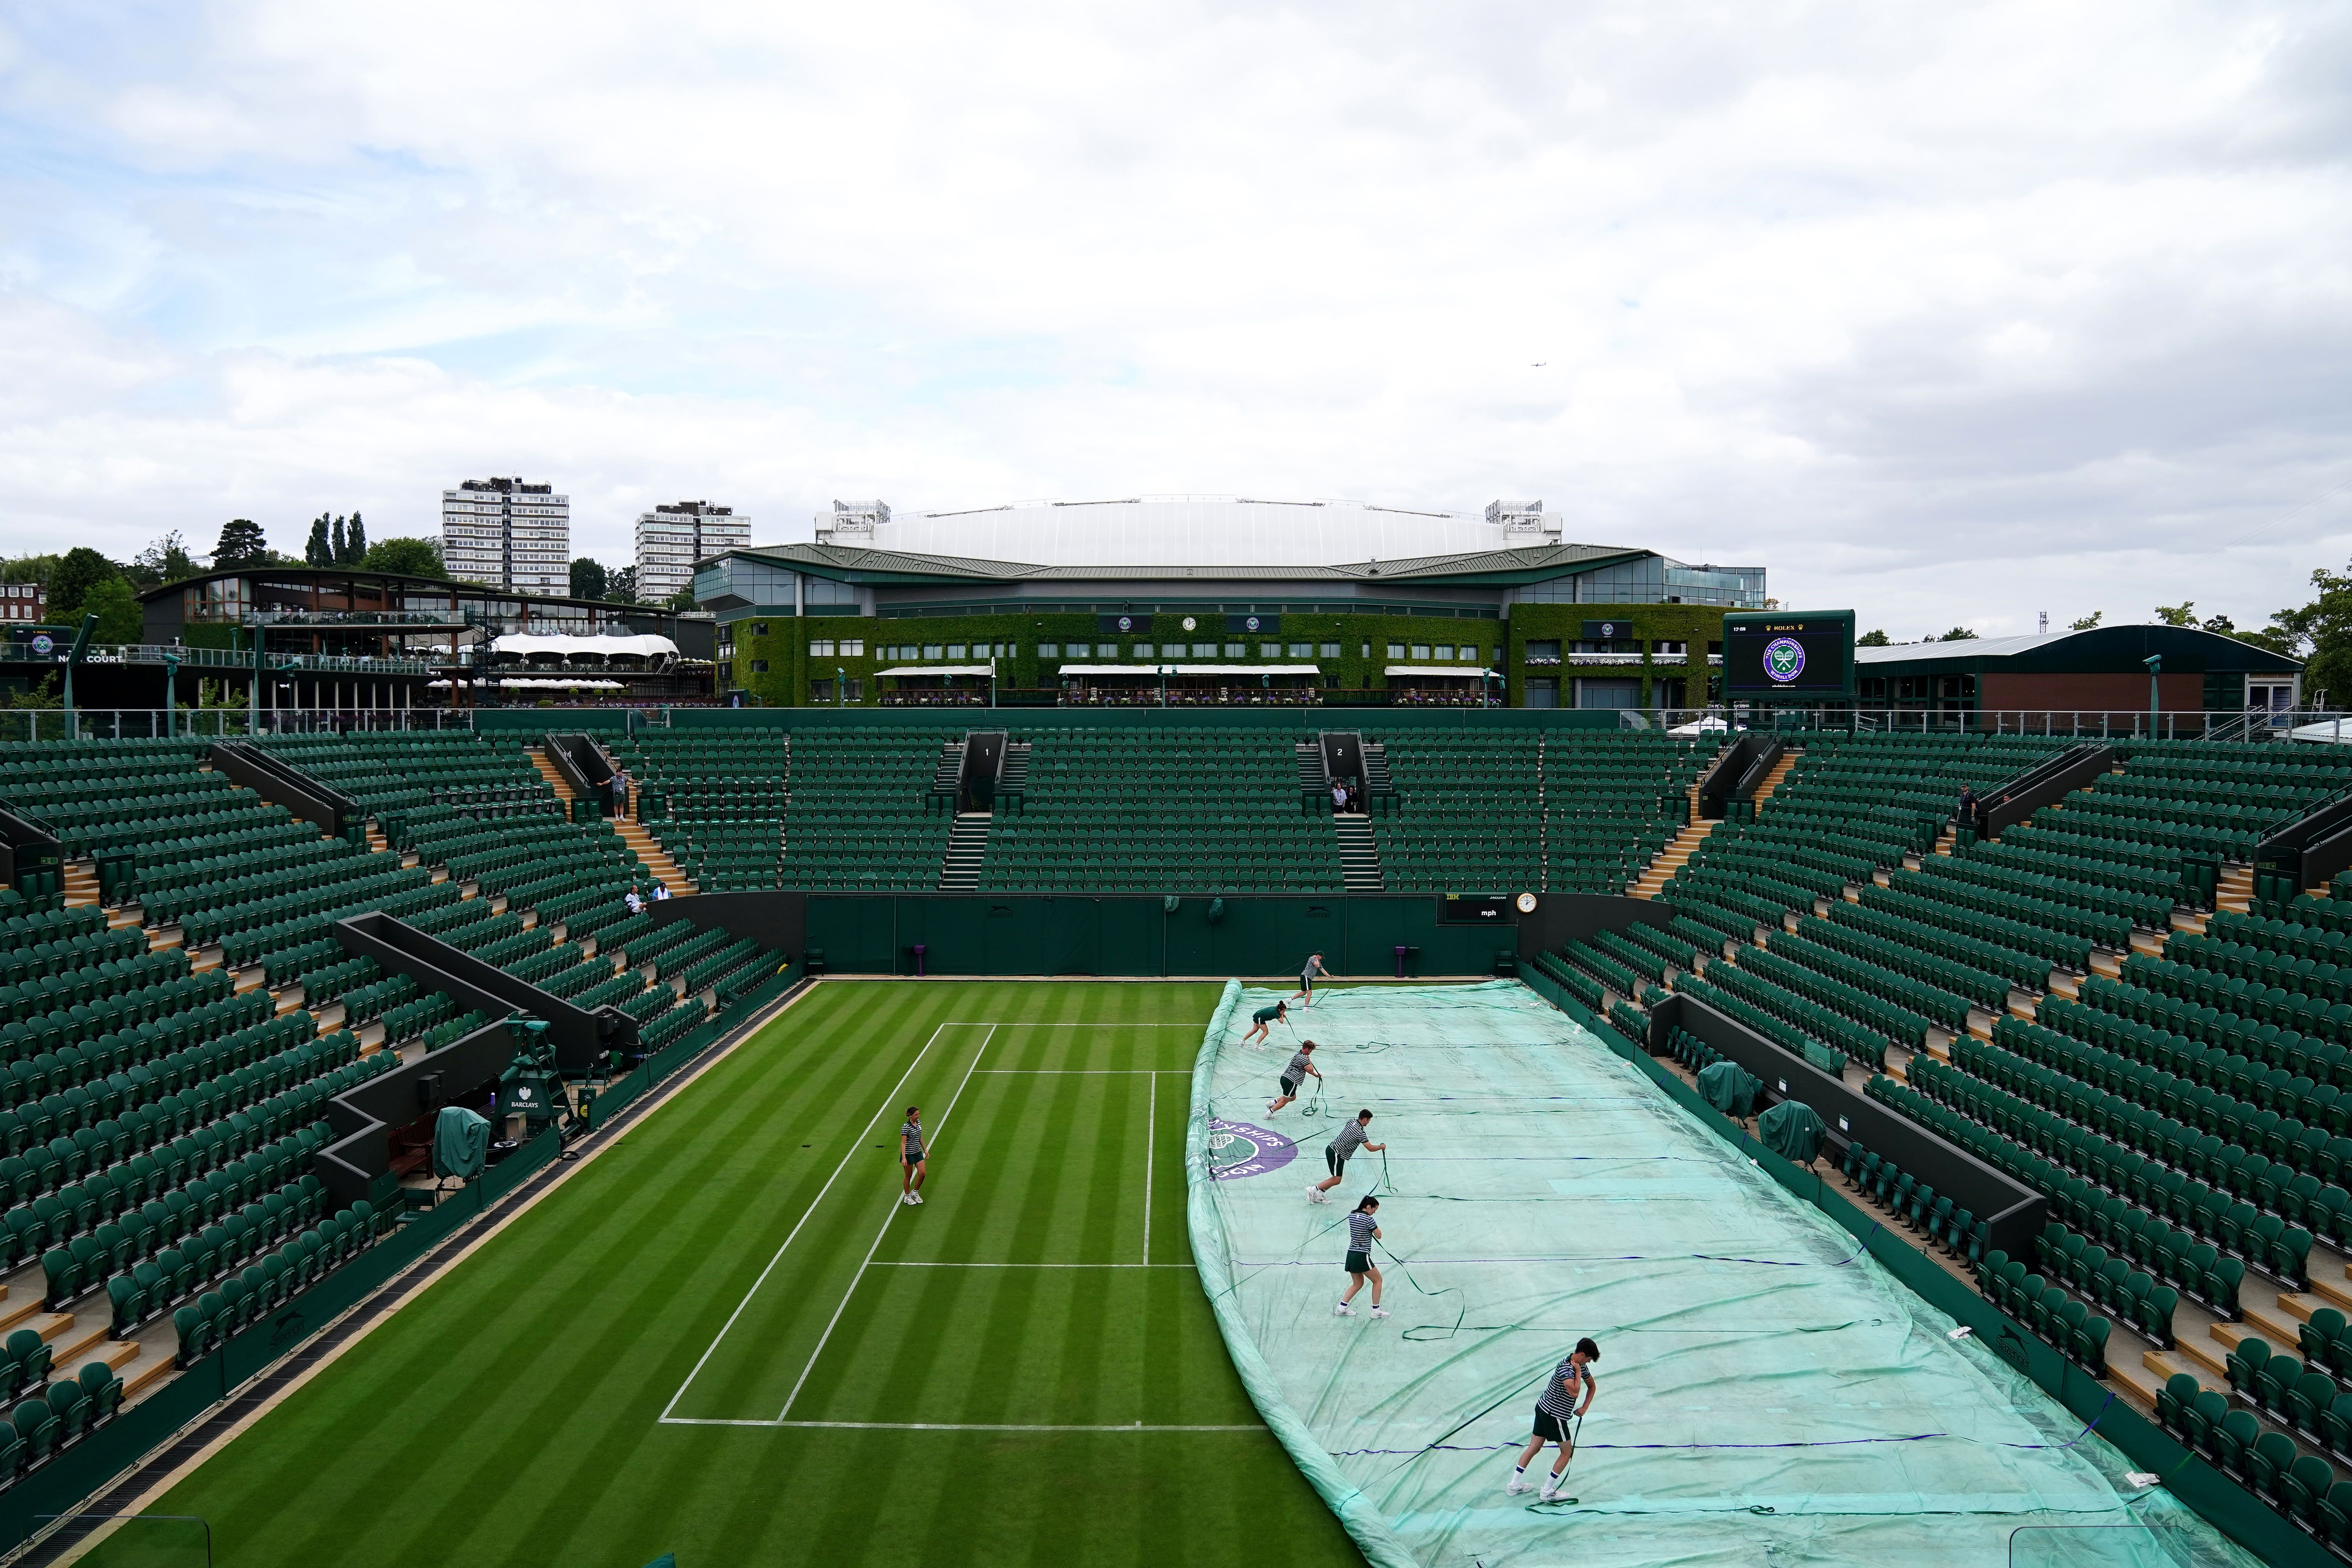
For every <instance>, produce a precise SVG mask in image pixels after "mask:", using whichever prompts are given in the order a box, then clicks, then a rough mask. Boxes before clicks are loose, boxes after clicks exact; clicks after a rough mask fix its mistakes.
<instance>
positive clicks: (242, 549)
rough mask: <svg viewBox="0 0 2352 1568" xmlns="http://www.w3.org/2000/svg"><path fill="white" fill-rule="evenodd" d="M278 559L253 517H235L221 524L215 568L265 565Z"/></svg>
mask: <svg viewBox="0 0 2352 1568" xmlns="http://www.w3.org/2000/svg"><path fill="white" fill-rule="evenodd" d="M276 559H277V555H276V553H275V552H272V551H271V550H270V548H269V539H268V535H266V534H264V533H263V532H262V531H261V525H260V524H259V523H257V522H256V521H253V520H252V519H251V518H249V517H235V518H231V519H229V521H226V522H225V523H223V524H221V531H220V542H218V543H216V544H215V545H214V546H213V570H215V571H216V572H221V571H227V570H229V569H231V568H233V567H237V566H264V565H268V564H269V563H271V562H273V561H275V560H276Z"/></svg>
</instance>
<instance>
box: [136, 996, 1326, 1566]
mask: <svg viewBox="0 0 2352 1568" xmlns="http://www.w3.org/2000/svg"><path fill="white" fill-rule="evenodd" d="M1217 994H1218V988H1217V987H1216V986H1214V985H1211V984H1084V983H1071V984H1003V983H997V984H989V983H982V984H951V983H940V982H933V983H928V984H908V983H888V982H830V983H827V984H823V985H820V986H818V987H817V988H816V990H815V991H814V994H811V995H809V996H807V997H806V998H804V999H803V1001H801V1002H800V1003H799V1004H798V1005H795V1006H794V1007H793V1008H792V1009H791V1010H789V1011H787V1012H786V1013H784V1014H783V1015H782V1016H781V1017H780V1018H778V1019H777V1020H775V1021H774V1022H772V1024H770V1025H769V1026H767V1027H766V1028H765V1029H764V1030H762V1031H761V1034H760V1035H759V1036H758V1037H756V1038H754V1039H752V1040H750V1041H747V1042H746V1043H745V1044H743V1045H742V1046H740V1047H738V1048H737V1049H736V1050H735V1052H734V1053H733V1054H732V1055H730V1057H729V1058H726V1059H725V1060H724V1061H722V1062H720V1063H719V1065H718V1066H716V1067H715V1068H712V1069H711V1070H710V1071H709V1072H707V1073H706V1074H704V1076H703V1077H702V1078H701V1079H698V1080H697V1081H696V1082H694V1083H693V1084H691V1085H689V1086H688V1087H687V1088H686V1089H684V1090H683V1091H682V1092H681V1093H680V1094H679V1095H678V1096H677V1098H676V1099H675V1100H672V1101H671V1102H670V1103H668V1104H667V1105H666V1106H664V1107H662V1108H661V1109H660V1110H658V1111H657V1112H656V1113H655V1114H654V1115H652V1116H650V1117H648V1118H647V1119H646V1120H645V1121H643V1122H642V1123H641V1124H639V1125H637V1126H636V1127H635V1128H633V1129H632V1130H630V1131H628V1132H627V1133H626V1134H625V1137H624V1138H623V1139H622V1140H621V1141H620V1142H618V1143H617V1144H615V1145H614V1147H612V1148H611V1149H609V1150H607V1151H606V1152H604V1153H603V1154H602V1155H600V1156H599V1157H598V1158H596V1159H595V1160H594V1161H593V1162H592V1163H589V1164H588V1165H587V1166H585V1167H584V1168H583V1169H582V1170H580V1171H579V1172H577V1173H575V1174H574V1175H572V1178H571V1179H570V1180H569V1181H568V1182H566V1183H565V1184H563V1185H562V1187H561V1188H559V1189H558V1190H556V1191H555V1192H554V1193H553V1194H551V1195H550V1196H549V1197H547V1198H546V1199H545V1200H544V1201H542V1202H541V1203H540V1204H539V1205H537V1206H536V1207H535V1208H533V1209H531V1210H530V1212H529V1213H527V1214H525V1215H522V1216H520V1218H519V1219H518V1220H517V1221H515V1223H514V1224H512V1225H511V1226H509V1228H508V1229H507V1230H506V1231H505V1232H504V1233H502V1234H501V1235H500V1236H499V1237H497V1238H496V1239H495V1240H494V1241H492V1242H491V1243H490V1244H489V1245H488V1246H487V1247H483V1248H482V1249H481V1250H479V1251H478V1252H477V1253H476V1254H474V1256H472V1257H471V1258H468V1259H467V1260H466V1261H465V1262H464V1263H463V1264H461V1265H460V1266H459V1267H457V1268H456V1269H454V1270H452V1271H451V1273H450V1274H449V1275H448V1276H447V1277H446V1278H444V1279H441V1280H440V1281H438V1282H437V1283H436V1284H435V1285H434V1286H433V1287H432V1289H429V1290H428V1291H426V1292H425V1293H423V1294H422V1295H421V1296H420V1297H419V1298H418V1299H416V1300H414V1301H412V1302H410V1303H409V1304H407V1305H406V1306H404V1308H402V1309H401V1310H399V1311H398V1312H397V1313H396V1314H394V1316H393V1317H392V1318H391V1319H390V1320H389V1321H386V1322H385V1323H383V1325H382V1326H380V1327H378V1328H377V1329H376V1330H375V1331H374V1332H373V1333H372V1334H371V1335H369V1336H368V1337H367V1338H366V1339H365V1340H364V1341H362V1342H360V1343H359V1344H357V1345H355V1346H354V1347H353V1348H352V1349H351V1350H350V1351H349V1352H346V1353H345V1354H344V1355H343V1356H342V1357H341V1359H340V1360H339V1361H337V1362H335V1363H333V1364H332V1365H331V1366H329V1367H328V1368H326V1369H325V1370H324V1371H322V1372H321V1373H319V1374H318V1375H317V1376H315V1377H314V1378H312V1379H311V1380H310V1382H309V1383H308V1384H305V1385H304V1386H302V1387H301V1388H300V1389H299V1390H297V1391H296V1392H295V1393H294V1394H292V1395H290V1396H289V1398H288V1399H287V1400H286V1401H285V1402H284V1403H283V1404H282V1405H279V1406H278V1408H277V1409H275V1410H273V1411H271V1412H270V1413H269V1414H268V1415H265V1416H264V1417H263V1418H262V1419H261V1420H260V1421H258V1422H257V1424H256V1425H255V1426H253V1427H252V1428H251V1429H250V1430H248V1431H247V1432H246V1433H244V1434H243V1435H242V1436H239V1437H237V1438H236V1440H235V1441H234V1442H232V1443H231V1444H230V1445H229V1446H228V1447H226V1448H225V1449H224V1450H222V1451H221V1452H220V1453H219V1454H217V1455H216V1456H215V1457H214V1458H212V1459H211V1460H210V1461H209V1462H207V1463H206V1464H205V1465H204V1466H203V1467H202V1468H200V1469H198V1470H197V1471H196V1472H195V1473H194V1474H193V1475H192V1476H190V1477H189V1478H188V1479H185V1480H184V1482H183V1483H182V1484H181V1485H179V1486H178V1487H176V1488H174V1489H173V1490H172V1491H171V1492H170V1493H169V1494H168V1495H166V1496H165V1497H163V1499H161V1500H156V1501H154V1502H152V1503H151V1504H150V1505H149V1510H150V1511H154V1512H163V1513H175V1514H197V1515H202V1516H204V1517H205V1519H207V1520H209V1521H211V1524H212V1529H213V1539H214V1542H215V1561H216V1562H219V1563H224V1564H230V1565H233V1568H275V1565H281V1564H282V1565H285V1568H294V1565H297V1564H300V1565H305V1568H307V1565H309V1564H315V1563H337V1564H342V1565H349V1568H365V1565H372V1564H379V1563H381V1564H394V1563H397V1564H409V1563H420V1562H430V1563H437V1564H452V1565H456V1564H490V1563H524V1562H529V1563H564V1564H566V1565H567V1568H575V1565H576V1568H591V1565H609V1568H640V1565H642V1564H643V1563H646V1562H647V1561H648V1560H650V1559H651V1558H653V1557H655V1556H656V1555H657V1554H659V1553H661V1552H677V1554H678V1561H679V1563H680V1564H681V1568H711V1565H718V1564H729V1565H732V1564H740V1563H774V1562H825V1563H1033V1562H1039V1561H1045V1560H1049V1559H1050V1560H1058V1561H1063V1562H1069V1563H1141V1562H1143V1561H1145V1560H1146V1559H1147V1558H1148V1559H1150V1560H1153V1561H1156V1562H1163V1563H1164V1562H1182V1563H1210V1564H1214V1563H1244V1562H1250V1563H1255V1562H1262V1561H1265V1560H1267V1559H1268V1558H1273V1559H1276V1560H1279V1561H1282V1562H1284V1563H1292V1564H1313V1563H1356V1562H1360V1558H1359V1557H1358V1555H1357V1553H1356V1551H1355V1548H1354V1547H1353V1545H1352V1544H1351V1543H1350V1542H1349V1541H1348V1539H1347V1537H1346V1536H1345V1534H1344V1533H1343V1532H1342V1531H1341V1530H1340V1528H1339V1524H1338V1522H1337V1521H1335V1520H1334V1519H1333V1518H1332V1517H1331V1515H1330V1514H1329V1512H1328V1510H1326V1509H1325V1508H1324V1506H1323V1504H1322V1502H1321V1501H1320V1500H1318V1498H1317V1497H1316V1495H1315V1494H1314V1492H1313V1491H1312V1490H1310V1489H1308V1487H1307V1484H1306V1483H1305V1482H1304V1481H1303V1480H1302V1479H1300V1477H1299V1476H1298V1474H1297V1471H1296V1470H1295V1468H1293V1467H1292V1465H1291V1463H1290V1461H1289V1459H1288V1458H1287V1457H1286V1455H1285V1454H1284V1453H1283V1451H1282V1450H1281V1448H1280V1447H1278V1446H1277V1445H1276V1443H1275V1441H1274V1440H1273V1438H1272V1437H1271V1436H1269V1435H1268V1434H1267V1433H1266V1432H1265V1430H1264V1429H1263V1427H1262V1426H1260V1425H1259V1422H1258V1417H1257V1414H1256V1412H1255V1409H1254V1408H1253V1407H1252V1405H1250V1402H1249V1400H1248V1399H1247V1397H1246V1396H1245V1395H1244V1393H1243V1391H1242V1389H1241V1386H1240V1384H1239V1383H1238V1381H1237V1380H1236V1379H1235V1377H1234V1373H1233V1370H1232V1367H1231V1365H1230V1363H1229V1362H1228V1360H1227V1358H1226V1354H1225V1351H1224V1347H1223V1342H1222V1341H1221V1340H1220V1338H1219V1336H1218V1333H1217V1330H1216V1327H1215V1324H1214V1322H1213V1319H1212V1317H1211V1314H1210V1311H1209V1309H1208V1307H1207V1305H1206V1303H1205V1302H1204V1300H1202V1292H1201V1287H1200V1282H1199V1279H1198V1277H1197V1276H1196V1275H1195V1274H1194V1272H1193V1270H1192V1267H1191V1258H1190V1255H1189V1252H1188V1250H1187V1247H1186V1242H1185V1226H1184V1223H1183V1216H1184V1201H1185V1197H1184V1167H1183V1153H1184V1148H1183V1128H1184V1120H1185V1112H1186V1106H1187V1096H1188V1091H1189V1085H1190V1077H1191V1068H1192V1061H1193V1058H1194V1054H1195V1052H1196V1051H1197V1049H1198V1047H1199V1045H1200V1040H1201V1034H1202V1027H1203V1026H1205V1024H1206V1022H1207V1020H1208V1017H1209V1014H1210V1012H1211V1010H1212V1008H1213V1005H1214V1004H1215V1001H1216V997H1217ZM909 1104H919V1105H920V1106H922V1107H923V1111H924V1121H925V1123H926V1125H927V1126H928V1128H929V1130H930V1133H931V1179H930V1184H929V1187H928V1188H927V1189H926V1193H925V1195H926V1197H927V1199H928V1201H927V1202H926V1203H925V1204H924V1205H923V1206H921V1207H919V1208H908V1207H904V1206H901V1205H898V1202H897V1198H898V1163H897V1154H896V1131H897V1128H898V1122H899V1121H900V1120H901V1114H902V1112H903V1110H904V1109H905V1107H906V1106H908V1105H909Z"/></svg>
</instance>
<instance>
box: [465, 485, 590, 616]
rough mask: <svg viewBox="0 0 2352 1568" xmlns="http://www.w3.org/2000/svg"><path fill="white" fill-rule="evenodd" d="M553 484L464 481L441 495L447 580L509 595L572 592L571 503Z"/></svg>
mask: <svg viewBox="0 0 2352 1568" xmlns="http://www.w3.org/2000/svg"><path fill="white" fill-rule="evenodd" d="M554 489H555V487H554V486H552V485H527V484H525V483H523V482H522V480H520V479H467V481H466V482H465V483H464V484H461V485H459V486H458V487H457V489H454V490H443V491H442V492H441V561H442V563H443V564H444V565H446V566H447V567H448V568H449V575H450V576H452V577H455V578H457V579H458V580H459V581H461V582H467V583H487V584H490V585H491V586H492V587H495V588H503V589H505V590H507V591H508V592H509V593H514V594H551V595H556V596H558V597H562V595H567V594H569V593H571V592H572V498H571V497H570V496H560V495H557V494H555V493H554Z"/></svg>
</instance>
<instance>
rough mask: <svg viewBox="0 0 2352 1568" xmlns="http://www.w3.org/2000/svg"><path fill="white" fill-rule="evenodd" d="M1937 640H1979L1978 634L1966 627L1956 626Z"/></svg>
mask: <svg viewBox="0 0 2352 1568" xmlns="http://www.w3.org/2000/svg"><path fill="white" fill-rule="evenodd" d="M1936 640H1937V642H1974V641H1976V640H1977V634H1976V633H1974V632H1972V631H1970V630H1969V628H1968V627H1966V626H1954V627H1953V628H1952V629H1951V630H1950V631H1948V632H1946V633H1945V634H1944V635H1943V636H1942V637H1937V639H1936Z"/></svg>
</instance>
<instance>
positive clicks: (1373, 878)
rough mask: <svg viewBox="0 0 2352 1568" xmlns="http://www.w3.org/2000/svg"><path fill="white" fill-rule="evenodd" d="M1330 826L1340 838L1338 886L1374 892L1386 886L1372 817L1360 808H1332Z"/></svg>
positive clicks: (1352, 890)
mask: <svg viewBox="0 0 2352 1568" xmlns="http://www.w3.org/2000/svg"><path fill="white" fill-rule="evenodd" d="M1331 826H1332V829H1333V831H1334V832H1335V833H1336V834H1337V835H1338V837H1339V879H1340V885H1341V886H1342V887H1343V888H1345V889H1347V890H1348V891H1349V892H1351V893H1377V892H1379V891H1381V889H1383V888H1385V887H1386V886H1387V885H1388V884H1387V883H1385V882H1383V881H1381V851H1380V847H1379V846H1378V845H1376V844H1374V843H1373V842H1372V821H1371V818H1370V817H1369V816H1366V815H1365V814H1364V813H1362V812H1360V811H1335V812H1333V813H1332V814H1331Z"/></svg>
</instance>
